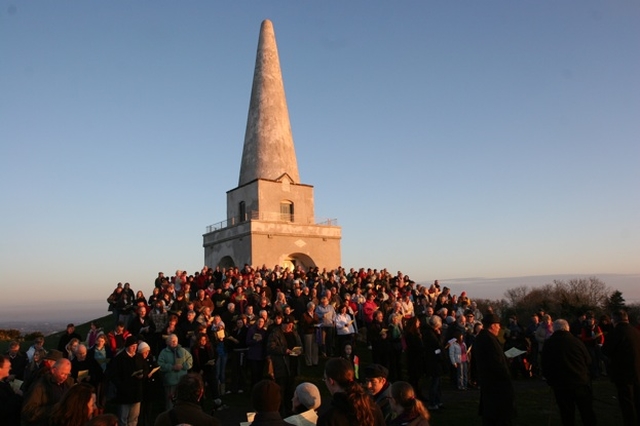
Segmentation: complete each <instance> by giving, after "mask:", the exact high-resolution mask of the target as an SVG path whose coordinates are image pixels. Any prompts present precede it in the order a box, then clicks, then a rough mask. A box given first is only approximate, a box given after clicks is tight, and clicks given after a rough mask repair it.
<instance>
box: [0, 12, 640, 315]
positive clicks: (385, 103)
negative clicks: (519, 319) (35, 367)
mask: <svg viewBox="0 0 640 426" xmlns="http://www.w3.org/2000/svg"><path fill="white" fill-rule="evenodd" d="M263 19H270V20H271V21H272V22H273V24H274V28H275V32H276V39H277V42H278V48H279V53H280V62H281V67H282V70H283V77H284V84H285V90H286V94H287V101H288V105H289V113H290V118H291V126H292V130H293V136H294V141H295V145H296V152H297V156H298V166H299V170H300V177H301V180H302V182H303V183H306V184H311V185H314V187H315V205H316V216H317V218H318V219H320V218H337V219H338V223H339V224H340V225H341V226H342V237H343V239H342V263H343V266H345V267H369V266H370V267H375V268H383V267H387V268H389V269H391V270H393V271H396V270H402V271H403V272H405V273H406V274H408V275H409V276H410V277H411V278H413V279H415V280H417V281H420V282H428V281H432V280H433V279H440V280H441V281H443V282H445V283H446V280H448V279H450V280H452V281H453V280H454V279H469V278H474V277H475V278H478V279H480V278H486V279H496V278H500V279H505V278H506V277H523V276H537V275H540V276H547V277H554V276H556V275H557V276H563V277H565V276H566V275H569V276H571V275H576V276H577V275H596V276H600V275H603V276H604V275H605V274H619V275H620V276H623V277H626V278H627V282H628V284H629V283H630V284H629V287H628V288H627V287H625V288H624V291H623V295H624V296H626V298H627V299H628V300H629V299H635V300H640V286H639V285H637V284H640V282H639V281H638V279H637V277H638V274H640V220H638V219H640V214H639V211H640V143H639V142H640V140H639V135H640V119H639V118H640V79H639V77H638V76H640V53H639V52H640V25H638V23H639V22H640V3H639V2H637V1H635V0H634V1H631V0H622V1H617V2H602V1H566V2H556V1H512V0H509V1H493V2H478V1H455V2H442V1H425V0H420V1H404V2H391V1H388V0H384V1H378V0H367V1H357V0H350V1H328V0H326V1H293V0H291V1H238V2H217V1H204V0H193V1H189V2H176V1H153V2H150V1H146V2H145V1H135V2H126V1H96V2H91V1H65V2H59V1H6V0H0V76H1V78H0V158H2V160H3V161H2V167H1V168H0V196H1V197H2V220H0V232H1V235H2V238H1V240H0V272H1V273H2V277H3V285H2V288H3V293H2V297H1V298H0V311H2V310H3V309H6V308H7V307H9V306H18V305H20V304H22V303H24V302H25V301H34V300H35V301H46V302H47V303H51V302H55V301H58V300H62V299H64V298H67V299H72V300H79V299H91V300H97V299H103V298H104V299H106V297H107V295H108V294H109V292H110V291H111V290H112V289H113V287H114V286H115V284H116V283H117V282H118V281H123V282H124V281H129V282H130V283H131V284H132V286H133V287H134V288H135V289H143V290H145V291H146V292H147V293H148V291H149V290H150V289H151V287H152V283H153V279H154V277H155V276H156V274H157V272H158V271H165V272H166V273H172V272H174V271H175V270H176V269H186V270H187V271H189V272H194V271H196V270H199V269H200V268H201V267H202V265H203V262H204V250H203V248H202V234H203V233H204V232H205V228H206V226H207V225H210V224H213V223H216V222H219V221H222V220H225V219H226V217H225V215H226V205H225V203H226V191H228V190H230V189H233V188H235V187H236V186H237V183H238V174H239V170H240V160H241V154H242V143H243V140H244V130H245V126H246V119H247V110H248V105H249V96H250V91H251V82H252V75H253V66H254V61H255V53H256V47H257V43H258V34H259V29H260V23H261V21H262V20H263ZM607 276H610V275H607ZM630 276H631V277H635V278H633V279H632V280H629V279H628V278H629V277H630ZM510 280H511V279H510ZM541 280H542V279H541ZM466 282H467V283H468V287H469V288H467V291H469V292H471V294H472V295H473V293H474V290H473V289H472V288H471V287H472V286H473V280H471V281H466ZM545 282H549V281H548V280H546V281H541V282H540V284H544V283H545ZM517 283H518V280H517V279H515V278H514V279H513V285H516V284H517ZM608 284H609V283H608ZM478 296H479V297H481V296H483V295H481V294H479V295H478ZM50 306H55V303H53V305H50Z"/></svg>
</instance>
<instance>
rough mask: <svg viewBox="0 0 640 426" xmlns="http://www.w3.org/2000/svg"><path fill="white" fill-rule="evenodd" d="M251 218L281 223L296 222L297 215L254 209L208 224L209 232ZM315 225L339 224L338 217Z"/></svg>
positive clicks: (323, 220)
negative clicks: (241, 216) (242, 215)
mask: <svg viewBox="0 0 640 426" xmlns="http://www.w3.org/2000/svg"><path fill="white" fill-rule="evenodd" d="M249 220H262V221H265V222H281V223H295V215H293V214H288V213H279V212H259V211H252V212H249V213H247V214H245V215H244V218H240V217H232V218H229V219H227V220H223V221H222V222H218V223H214V224H213V225H209V226H207V234H208V233H210V232H215V231H219V230H221V229H224V228H228V227H230V226H235V225H238V224H240V223H244V222H247V221H249ZM314 225H319V226H338V219H322V220H321V221H319V222H316V223H315V224H314Z"/></svg>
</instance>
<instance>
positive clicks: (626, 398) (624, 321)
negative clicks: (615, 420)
mask: <svg viewBox="0 0 640 426" xmlns="http://www.w3.org/2000/svg"><path fill="white" fill-rule="evenodd" d="M611 320H612V322H613V325H614V328H613V331H611V332H610V333H609V334H608V335H607V337H606V338H605V340H604V345H603V347H602V352H603V353H604V355H605V356H607V357H608V358H609V361H610V365H609V368H608V371H609V377H611V381H612V382H613V383H614V384H615V385H616V388H617V389H618V403H619V404H620V409H621V410H622V417H623V419H624V424H625V426H626V425H638V424H640V331H638V330H637V329H635V328H633V327H632V326H631V325H630V324H629V316H628V314H627V313H626V312H625V311H618V312H614V314H613V315H612V316H611Z"/></svg>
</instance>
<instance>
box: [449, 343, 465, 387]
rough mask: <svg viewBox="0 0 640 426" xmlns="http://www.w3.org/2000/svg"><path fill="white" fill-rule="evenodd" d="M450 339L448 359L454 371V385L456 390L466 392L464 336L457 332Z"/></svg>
mask: <svg viewBox="0 0 640 426" xmlns="http://www.w3.org/2000/svg"><path fill="white" fill-rule="evenodd" d="M454 339H455V340H454ZM454 339H451V340H452V341H451V342H450V345H449V359H450V360H451V364H452V365H453V367H454V368H455V369H456V384H457V386H458V390H467V381H468V370H469V367H468V365H469V364H468V363H467V345H466V344H465V343H464V335H463V334H462V333H461V332H457V333H456V334H455V335H454Z"/></svg>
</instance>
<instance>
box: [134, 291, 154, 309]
mask: <svg viewBox="0 0 640 426" xmlns="http://www.w3.org/2000/svg"><path fill="white" fill-rule="evenodd" d="M133 304H134V305H135V306H141V304H142V306H144V307H145V308H147V311H148V310H149V306H153V305H149V304H147V298H146V297H144V293H143V292H142V290H138V292H137V293H136V299H135V301H134V302H133Z"/></svg>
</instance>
